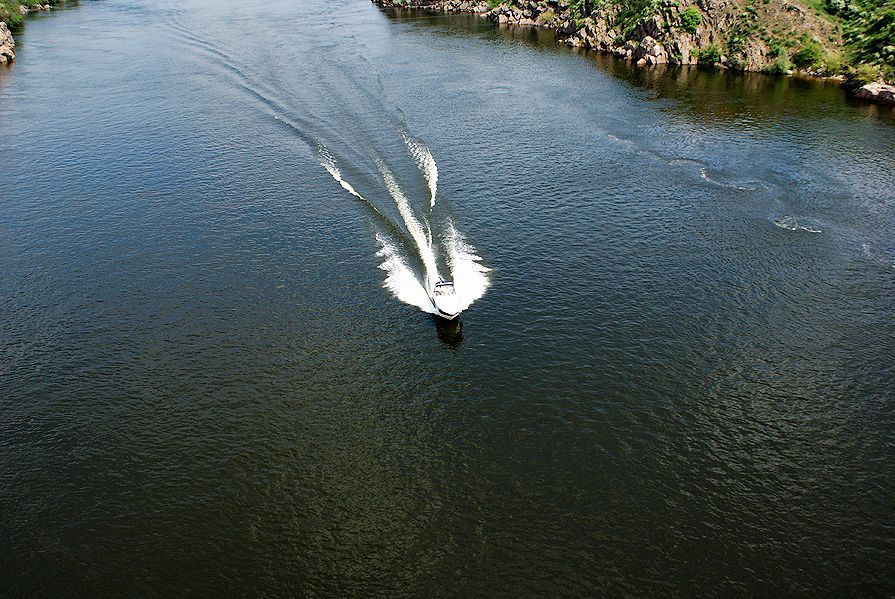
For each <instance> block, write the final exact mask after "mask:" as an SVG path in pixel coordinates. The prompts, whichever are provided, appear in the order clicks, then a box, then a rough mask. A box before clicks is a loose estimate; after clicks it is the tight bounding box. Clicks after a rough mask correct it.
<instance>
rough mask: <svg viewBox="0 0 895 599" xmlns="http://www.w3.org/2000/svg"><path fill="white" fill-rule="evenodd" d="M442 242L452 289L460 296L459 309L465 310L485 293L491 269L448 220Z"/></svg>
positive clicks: (488, 285) (489, 282) (489, 283)
mask: <svg viewBox="0 0 895 599" xmlns="http://www.w3.org/2000/svg"><path fill="white" fill-rule="evenodd" d="M444 243H445V245H446V246H447V261H448V267H449V268H450V269H451V276H452V277H453V280H454V289H455V290H456V291H457V294H458V295H459V296H460V310H461V311H462V310H466V309H467V308H468V307H469V306H470V305H472V303H473V302H474V301H476V300H477V299H479V298H480V297H482V296H483V295H485V291H487V290H488V287H490V285H491V281H490V280H489V279H488V275H487V273H488V272H489V271H490V270H491V269H490V268H488V267H487V266H485V265H484V264H482V257H481V256H479V255H478V254H476V250H475V248H474V247H472V246H471V245H469V244H468V243H467V242H466V239H465V238H464V237H463V234H462V233H460V231H458V230H457V228H456V227H455V226H454V223H453V222H451V221H448V230H447V234H446V235H445V239H444Z"/></svg>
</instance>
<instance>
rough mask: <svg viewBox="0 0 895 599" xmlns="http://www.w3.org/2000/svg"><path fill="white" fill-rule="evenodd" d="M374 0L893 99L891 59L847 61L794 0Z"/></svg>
mask: <svg viewBox="0 0 895 599" xmlns="http://www.w3.org/2000/svg"><path fill="white" fill-rule="evenodd" d="M373 1H374V2H375V3H376V4H378V5H379V6H382V7H392V8H419V9H428V10H436V11H440V12H463V13H473V14H477V15H479V16H481V17H482V18H487V19H489V20H491V21H493V22H495V23H498V24H501V25H504V24H505V25H517V26H528V27H544V28H548V29H553V30H555V31H557V32H558V33H559V34H560V35H561V36H562V41H563V43H565V44H566V45H568V46H572V47H580V48H590V49H593V50H597V51H600V52H604V53H608V54H613V55H615V56H617V57H619V58H622V59H625V60H630V61H633V62H635V63H636V64H637V65H639V66H644V67H649V66H655V65H664V64H668V65H696V64H700V65H706V64H707V65H710V66H714V67H716V68H720V69H731V70H735V71H760V72H767V73H774V74H779V75H793V74H798V75H800V76H808V77H817V78H824V79H833V80H836V81H839V82H840V83H841V84H842V85H843V86H844V87H845V88H846V89H847V90H848V91H849V92H850V93H851V94H852V95H853V96H855V97H857V98H861V99H864V100H869V101H872V102H879V103H885V104H895V86H893V85H891V84H890V81H887V80H886V79H885V73H886V72H888V70H889V66H888V63H884V64H883V67H882V68H880V67H878V66H876V65H871V64H860V63H859V64H857V65H853V64H846V63H845V62H844V61H843V59H842V56H843V55H845V54H848V55H850V56H851V55H853V54H854V52H853V51H852V50H851V49H850V48H846V47H845V46H844V42H843V38H842V35H841V33H839V30H840V29H841V26H839V25H837V23H836V22H835V19H834V18H833V17H830V16H829V15H825V14H824V15H822V14H820V13H819V12H818V11H814V12H812V11H810V10H809V9H808V8H806V7H804V6H800V5H797V4H795V2H794V0H768V1H767V2H760V3H759V2H752V0H737V1H736V2H714V1H713V0H697V1H696V2H695V3H692V4H687V3H686V0H685V1H683V2H678V1H677V0H660V1H659V2H647V3H644V2H642V1H641V0H626V1H625V2H623V3H622V2H617V1H616V2H615V3H613V1H612V0H610V1H608V2H600V3H598V2H597V1H596V0H510V1H507V2H500V3H496V0H490V1H489V0H373ZM738 2H739V4H738ZM837 27H839V29H837ZM772 31H773V33H772ZM821 40H823V41H821ZM886 48H888V46H887V47H886Z"/></svg>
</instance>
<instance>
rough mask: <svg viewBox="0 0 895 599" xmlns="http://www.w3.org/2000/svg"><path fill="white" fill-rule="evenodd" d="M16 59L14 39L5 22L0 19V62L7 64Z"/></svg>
mask: <svg viewBox="0 0 895 599" xmlns="http://www.w3.org/2000/svg"><path fill="white" fill-rule="evenodd" d="M15 59H16V41H15V40H14V39H13V38H12V33H10V32H9V27H7V26H6V23H4V22H2V21H0V64H8V63H10V62H12V61H13V60H15Z"/></svg>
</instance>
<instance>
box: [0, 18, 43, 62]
mask: <svg viewBox="0 0 895 599" xmlns="http://www.w3.org/2000/svg"><path fill="white" fill-rule="evenodd" d="M50 8H51V7H50V5H49V4H35V5H33V6H25V5H19V7H18V10H19V14H21V15H22V16H25V15H27V14H28V13H29V12H34V11H41V10H50ZM15 59H16V40H15V38H14V37H13V36H12V32H11V31H10V30H9V26H8V25H7V24H6V23H5V22H3V21H0V65H4V64H9V63H11V62H13V61H14V60H15Z"/></svg>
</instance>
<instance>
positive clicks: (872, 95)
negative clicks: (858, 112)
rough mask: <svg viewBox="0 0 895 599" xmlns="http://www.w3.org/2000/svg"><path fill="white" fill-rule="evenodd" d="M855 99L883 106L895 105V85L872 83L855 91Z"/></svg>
mask: <svg viewBox="0 0 895 599" xmlns="http://www.w3.org/2000/svg"><path fill="white" fill-rule="evenodd" d="M855 97H856V98H861V99H864V100H871V101H873V102H882V103H884V104H895V85H887V84H885V83H881V82H879V81H874V82H873V83H868V84H867V85H864V86H862V87H859V88H858V89H856V90H855Z"/></svg>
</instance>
